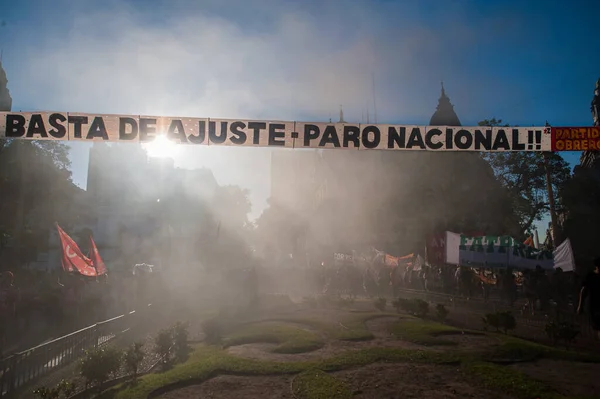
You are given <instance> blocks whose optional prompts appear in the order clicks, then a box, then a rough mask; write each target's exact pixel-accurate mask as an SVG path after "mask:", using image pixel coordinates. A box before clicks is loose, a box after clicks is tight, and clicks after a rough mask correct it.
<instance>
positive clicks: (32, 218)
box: [0, 140, 87, 265]
mask: <svg viewBox="0 0 600 399" xmlns="http://www.w3.org/2000/svg"><path fill="white" fill-rule="evenodd" d="M68 153H69V148H68V146H67V145H66V144H64V143H61V142H57V141H25V140H0V192H2V193H3V194H2V196H1V197H0V236H1V237H2V238H3V240H2V245H0V251H1V252H0V255H2V256H3V260H5V261H6V260H7V258H6V257H7V256H8V262H5V264H6V263H9V264H13V265H14V264H15V263H17V264H22V263H26V262H29V261H32V260H34V259H35V258H36V257H37V253H38V252H39V251H42V250H45V249H46V248H45V247H46V244H47V239H48V232H49V230H50V229H51V228H53V224H54V222H55V221H59V222H61V223H64V224H72V223H75V222H76V221H77V220H78V218H79V217H80V215H82V214H84V213H86V212H87V209H85V208H84V207H81V206H73V204H75V203H77V201H78V200H79V199H80V196H81V194H82V192H83V190H81V189H79V188H78V187H76V186H75V185H74V184H73V182H72V180H71V172H70V170H69V168H70V161H69V158H68ZM5 193H6V194H5ZM17 236H18V237H20V239H19V240H18V242H15V238H16V237H17ZM9 247H10V248H11V250H10V251H7V250H8V248H9Z"/></svg>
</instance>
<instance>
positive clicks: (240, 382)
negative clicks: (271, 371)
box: [158, 375, 293, 399]
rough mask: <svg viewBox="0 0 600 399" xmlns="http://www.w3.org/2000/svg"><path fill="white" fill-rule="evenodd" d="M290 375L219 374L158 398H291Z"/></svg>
mask: <svg viewBox="0 0 600 399" xmlns="http://www.w3.org/2000/svg"><path fill="white" fill-rule="evenodd" d="M290 381H291V377H290V376H254V377H245V376H233V375H220V376H218V377H215V378H211V379H210V380H207V381H205V382H203V383H202V384H197V385H191V386H189V387H184V388H180V389H176V390H173V391H171V392H167V393H165V394H162V395H160V396H158V398H160V399H204V398H211V399H240V398H243V399H293V395H292V393H291V391H290Z"/></svg>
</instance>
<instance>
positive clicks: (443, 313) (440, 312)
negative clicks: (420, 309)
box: [435, 303, 450, 321]
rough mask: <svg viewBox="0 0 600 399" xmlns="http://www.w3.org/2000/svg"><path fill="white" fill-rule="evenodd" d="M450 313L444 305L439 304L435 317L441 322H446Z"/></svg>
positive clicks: (436, 307)
mask: <svg viewBox="0 0 600 399" xmlns="http://www.w3.org/2000/svg"><path fill="white" fill-rule="evenodd" d="M448 313H450V312H449V311H448V309H446V307H445V306H444V305H443V304H441V303H438V304H437V305H436V306H435V316H436V317H437V319H438V320H439V321H446V318H447V317H448Z"/></svg>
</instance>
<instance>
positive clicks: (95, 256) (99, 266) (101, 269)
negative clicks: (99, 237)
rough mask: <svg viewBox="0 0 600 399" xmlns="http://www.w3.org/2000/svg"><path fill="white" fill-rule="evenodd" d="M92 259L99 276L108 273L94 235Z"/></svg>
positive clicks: (91, 243) (91, 247)
mask: <svg viewBox="0 0 600 399" xmlns="http://www.w3.org/2000/svg"><path fill="white" fill-rule="evenodd" d="M90 259H91V261H92V265H94V268H95V269H96V273H97V274H98V276H101V275H103V274H105V273H106V265H105V264H104V261H103V260H102V258H101V257H100V253H99V252H98V248H97V247H96V243H95V242H94V239H93V238H92V236H90Z"/></svg>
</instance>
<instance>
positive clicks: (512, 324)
mask: <svg viewBox="0 0 600 399" xmlns="http://www.w3.org/2000/svg"><path fill="white" fill-rule="evenodd" d="M498 317H499V322H500V328H501V329H502V330H503V331H504V334H508V331H509V330H514V329H515V328H517V320H516V319H515V316H513V314H512V313H511V312H509V311H507V312H498Z"/></svg>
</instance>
